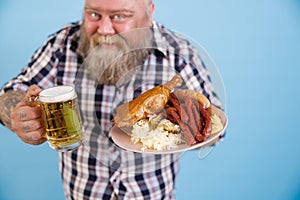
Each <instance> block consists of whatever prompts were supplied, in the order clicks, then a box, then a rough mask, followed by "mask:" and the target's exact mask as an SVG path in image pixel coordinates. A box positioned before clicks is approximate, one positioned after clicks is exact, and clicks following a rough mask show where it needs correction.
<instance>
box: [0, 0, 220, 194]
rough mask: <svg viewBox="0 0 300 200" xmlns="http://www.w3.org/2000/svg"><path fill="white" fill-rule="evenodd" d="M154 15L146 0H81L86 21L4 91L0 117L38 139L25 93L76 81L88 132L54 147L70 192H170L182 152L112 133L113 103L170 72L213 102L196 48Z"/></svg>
mask: <svg viewBox="0 0 300 200" xmlns="http://www.w3.org/2000/svg"><path fill="white" fill-rule="evenodd" d="M153 14H154V3H153V2H152V1H150V0H86V2H85V6H84V19H83V21H82V22H77V23H73V24H70V25H67V26H66V27H64V28H63V29H61V30H60V31H58V32H57V33H55V34H53V35H52V36H50V37H49V39H48V40H47V41H46V43H45V44H44V45H43V46H42V47H41V48H40V49H39V50H38V51H37V52H36V53H35V54H34V55H33V57H32V60H31V61H30V62H29V63H28V65H27V66H26V67H25V68H24V69H23V70H22V72H21V73H20V74H19V75H18V76H17V77H16V78H15V79H13V80H11V81H10V82H9V83H7V84H6V85H4V86H3V88H2V90H1V93H0V94H1V96H0V102H1V103H0V119H1V121H2V123H3V124H4V125H5V126H6V127H8V128H10V129H11V130H12V131H13V132H15V133H16V134H17V135H18V137H19V138H20V139H21V140H23V141H24V142H25V143H29V144H32V145H39V144H42V143H44V142H45V140H46V139H45V137H44V126H43V122H42V117H41V110H40V108H39V107H37V106H35V104H34V103H32V102H31V101H30V99H32V96H38V94H39V93H40V91H41V90H42V89H45V88H49V87H52V86H55V85H72V86H74V87H75V88H76V91H77V93H78V96H79V102H80V103H79V106H80V109H81V113H82V115H83V116H82V117H83V124H84V128H85V137H86V138H87V139H86V140H85V142H84V145H82V146H81V147H80V148H79V149H77V150H75V151H72V152H66V153H59V156H60V161H61V162H60V171H61V175H62V179H63V183H64V191H65V196H66V198H67V199H114V198H118V199H174V198H175V194H174V184H175V179H176V175H177V173H178V167H179V157H180V155H178V154H172V155H144V154H137V153H132V152H129V151H126V150H123V149H120V148H118V147H117V146H116V145H115V144H114V143H113V142H112V140H111V138H110V137H109V131H110V129H111V127H112V125H113V124H112V123H111V119H112V117H113V112H114V109H115V107H116V106H117V105H119V104H120V103H122V102H126V101H128V100H130V99H132V98H133V97H136V96H137V95H139V94H141V93H142V92H144V91H146V90H147V89H150V88H151V87H154V86H156V85H158V84H161V83H163V82H166V81H167V80H170V78H171V77H172V76H173V75H174V74H180V75H181V77H182V78H183V80H184V87H186V88H189V89H193V90H197V91H200V92H202V93H203V94H205V95H206V96H207V97H208V98H209V99H210V100H211V101H212V103H214V104H218V100H217V98H216V97H215V94H214V92H213V90H212V87H211V85H210V82H209V77H208V74H207V72H206V69H205V67H204V66H203V65H202V62H201V60H200V58H199V57H198V55H197V52H196V50H195V49H193V48H192V47H191V46H190V45H189V43H188V42H187V41H185V40H184V39H183V38H182V37H181V36H179V35H177V34H175V33H173V32H171V31H169V30H167V29H165V28H164V27H163V26H162V25H160V24H158V23H157V22H154V21H153ZM149 33H150V35H149ZM141 40H142V42H141ZM137 41H138V42H137ZM120 49H122V50H120ZM124 77H125V78H124ZM128 77H132V79H128Z"/></svg>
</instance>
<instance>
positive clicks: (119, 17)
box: [111, 15, 125, 21]
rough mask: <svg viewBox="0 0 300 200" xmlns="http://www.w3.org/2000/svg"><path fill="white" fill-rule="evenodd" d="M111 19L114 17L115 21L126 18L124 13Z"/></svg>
mask: <svg viewBox="0 0 300 200" xmlns="http://www.w3.org/2000/svg"><path fill="white" fill-rule="evenodd" d="M111 19H112V20H113V21H123V20H125V16H124V15H113V16H112V17H111Z"/></svg>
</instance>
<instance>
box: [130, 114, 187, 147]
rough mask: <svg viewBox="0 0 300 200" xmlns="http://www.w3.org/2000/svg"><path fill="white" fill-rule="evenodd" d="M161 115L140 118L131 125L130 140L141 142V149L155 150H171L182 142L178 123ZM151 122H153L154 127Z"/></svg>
mask: <svg viewBox="0 0 300 200" xmlns="http://www.w3.org/2000/svg"><path fill="white" fill-rule="evenodd" d="M161 116H162V115H158V116H156V117H155V118H151V119H149V120H146V119H142V120H140V121H138V122H137V123H136V124H135V125H133V128H132V131H131V140H132V141H133V143H135V144H137V143H139V144H142V151H144V150H146V149H151V150H157V151H163V150H172V149H175V148H176V147H177V145H178V144H181V143H183V142H184V141H183V138H182V136H181V134H180V127H179V125H177V124H174V123H172V122H170V121H169V120H168V119H164V118H162V117H161ZM157 119H158V120H157ZM154 121H155V122H154ZM153 124H155V125H154V127H153Z"/></svg>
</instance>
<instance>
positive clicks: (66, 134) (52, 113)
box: [36, 86, 83, 152]
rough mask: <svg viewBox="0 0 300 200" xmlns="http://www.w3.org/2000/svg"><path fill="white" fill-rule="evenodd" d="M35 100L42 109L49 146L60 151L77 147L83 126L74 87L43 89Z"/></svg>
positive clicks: (79, 143)
mask: <svg viewBox="0 0 300 200" xmlns="http://www.w3.org/2000/svg"><path fill="white" fill-rule="evenodd" d="M36 101H37V102H38V103H39V105H40V107H41V109H42V115H43V119H44V122H45V128H46V138H47V141H48V143H49V145H50V147H51V148H53V149H55V150H56V151H60V152H65V151H71V150H74V149H77V148H78V147H79V146H80V145H81V144H82V141H83V127H82V121H81V116H80V112H79V108H78V98H77V94H76V92H75V90H74V88H73V87H71V86H57V87H53V88H49V89H45V90H43V91H42V92H40V94H39V96H38V97H37V100H36Z"/></svg>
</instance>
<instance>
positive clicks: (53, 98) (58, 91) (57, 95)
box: [39, 86, 77, 103]
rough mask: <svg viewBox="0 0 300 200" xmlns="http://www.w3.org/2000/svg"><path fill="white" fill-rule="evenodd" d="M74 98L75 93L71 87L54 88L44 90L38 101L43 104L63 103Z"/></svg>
mask: <svg viewBox="0 0 300 200" xmlns="http://www.w3.org/2000/svg"><path fill="white" fill-rule="evenodd" d="M76 97H77V95H76V92H75V90H74V88H73V87H72V86H56V87H52V88H48V89H45V90H43V91H42V92H41V93H40V94H39V100H40V101H41V102H45V103H55V102H63V101H68V100H72V99H75V98H76Z"/></svg>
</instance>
